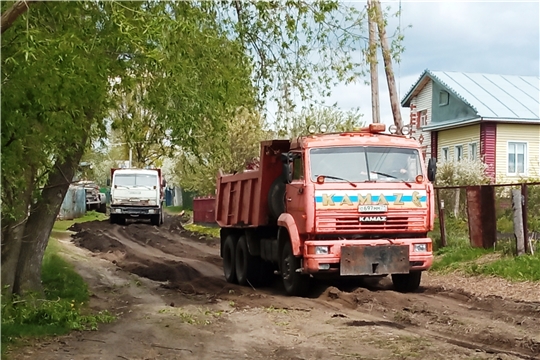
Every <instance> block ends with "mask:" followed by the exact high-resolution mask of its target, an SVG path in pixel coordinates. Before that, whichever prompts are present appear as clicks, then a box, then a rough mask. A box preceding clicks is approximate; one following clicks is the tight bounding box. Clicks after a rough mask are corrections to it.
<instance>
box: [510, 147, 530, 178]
mask: <svg viewBox="0 0 540 360" xmlns="http://www.w3.org/2000/svg"><path fill="white" fill-rule="evenodd" d="M510 144H524V145H525V151H524V154H523V172H522V173H520V172H518V171H517V157H516V158H515V160H514V161H515V162H516V172H514V173H511V172H509V171H508V168H509V166H510V161H508V155H510V151H509V150H510ZM528 173H529V142H528V141H515V140H514V141H507V142H506V175H508V176H520V175H522V176H527V175H528Z"/></svg>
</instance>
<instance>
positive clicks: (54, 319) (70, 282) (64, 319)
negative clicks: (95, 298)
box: [1, 219, 115, 358]
mask: <svg viewBox="0 0 540 360" xmlns="http://www.w3.org/2000/svg"><path fill="white" fill-rule="evenodd" d="M78 220H80V219H78ZM63 226H64V225H63ZM41 279H42V283H43V289H44V295H45V296H44V297H43V296H38V295H37V294H33V295H28V296H26V297H25V298H24V299H23V298H19V297H13V298H11V299H7V298H5V297H4V296H2V306H1V314H2V334H1V345H2V358H5V357H6V349H7V348H8V346H12V345H17V344H18V343H20V341H21V340H23V339H25V338H35V337H42V336H50V335H62V334H67V333H68V332H70V331H71V330H95V329H97V327H98V324H99V323H108V322H111V321H113V320H114V319H115V318H114V316H112V315H110V314H109V313H108V312H107V311H104V312H99V313H97V314H91V313H89V311H88V308H87V306H86V305H87V303H88V300H89V297H90V293H89V291H88V286H87V284H86V283H85V282H84V280H83V278H82V277H81V276H80V275H79V274H78V273H77V272H76V271H75V269H74V268H73V265H71V264H70V263H68V262H67V261H66V260H64V259H63V258H62V257H61V256H60V255H59V244H58V242H57V240H55V239H54V238H51V239H50V241H49V245H48V246H47V249H46V251H45V256H44V258H43V266H42V276H41Z"/></svg>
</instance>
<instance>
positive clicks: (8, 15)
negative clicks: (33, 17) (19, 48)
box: [0, 0, 37, 34]
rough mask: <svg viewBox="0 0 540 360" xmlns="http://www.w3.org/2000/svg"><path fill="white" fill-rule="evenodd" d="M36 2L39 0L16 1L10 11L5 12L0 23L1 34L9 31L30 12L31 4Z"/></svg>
mask: <svg viewBox="0 0 540 360" xmlns="http://www.w3.org/2000/svg"><path fill="white" fill-rule="evenodd" d="M36 1H37V0H25V1H24V0H18V1H15V3H14V4H13V5H11V7H10V8H9V9H7V10H6V11H4V13H3V14H2V18H1V23H0V34H3V33H4V31H6V30H7V29H9V28H10V27H11V25H13V23H14V22H15V20H17V18H18V17H19V16H21V15H22V14H24V13H25V12H26V11H27V10H28V7H29V6H30V4H31V3H33V2H36Z"/></svg>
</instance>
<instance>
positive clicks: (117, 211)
mask: <svg viewBox="0 0 540 360" xmlns="http://www.w3.org/2000/svg"><path fill="white" fill-rule="evenodd" d="M114 212H115V213H117V214H120V213H122V209H114Z"/></svg>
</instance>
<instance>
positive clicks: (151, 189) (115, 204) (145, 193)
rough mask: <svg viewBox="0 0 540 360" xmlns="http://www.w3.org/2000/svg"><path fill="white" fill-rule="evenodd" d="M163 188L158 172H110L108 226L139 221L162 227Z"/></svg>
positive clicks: (135, 170)
mask: <svg viewBox="0 0 540 360" xmlns="http://www.w3.org/2000/svg"><path fill="white" fill-rule="evenodd" d="M164 187H165V180H163V179H162V176H161V169H111V203H110V222H111V224H124V223H125V221H126V219H128V218H135V219H136V218H139V219H140V218H142V219H150V221H151V223H152V225H157V226H159V225H161V224H162V223H163V217H164V214H163V194H164V191H163V189H164Z"/></svg>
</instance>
